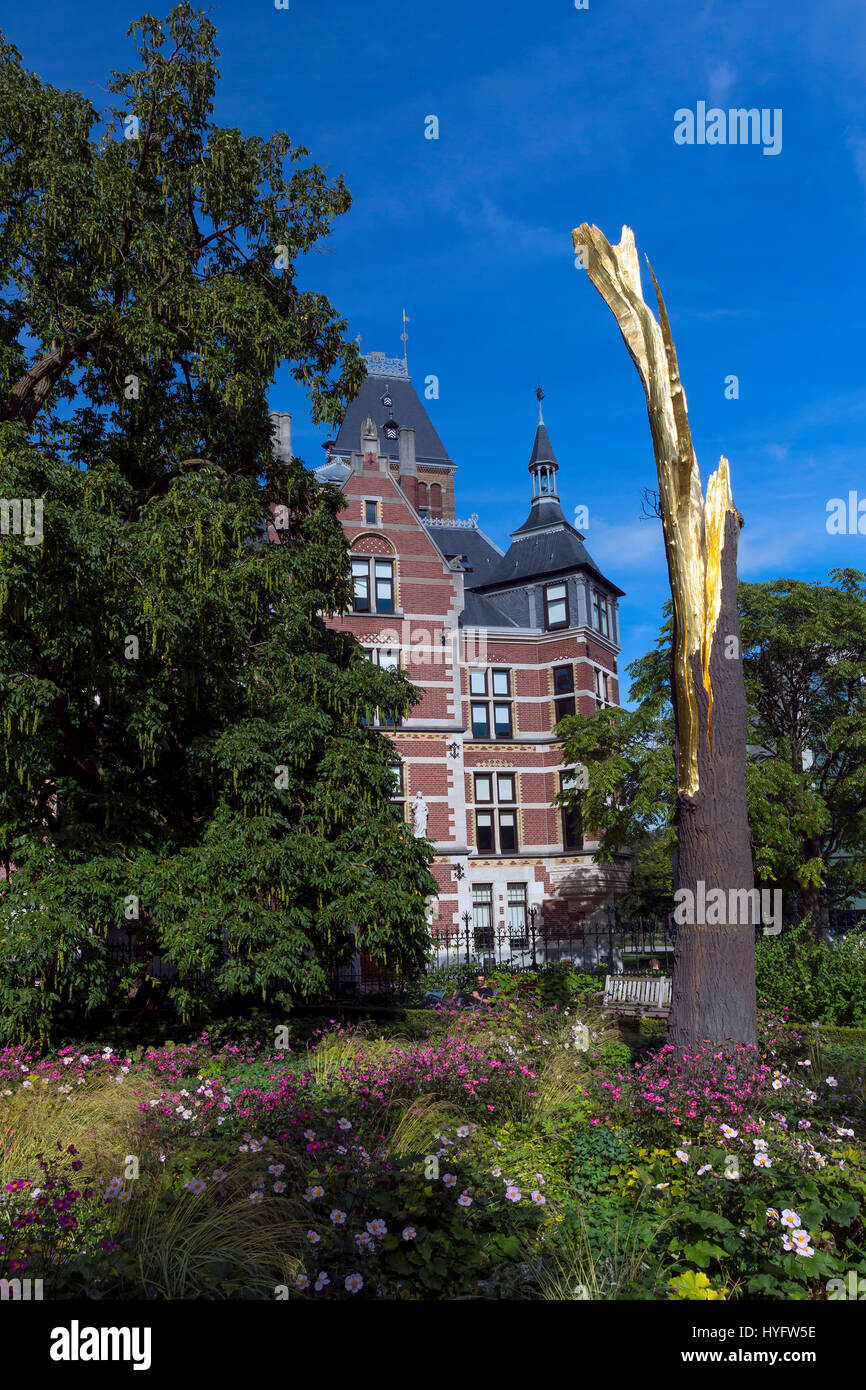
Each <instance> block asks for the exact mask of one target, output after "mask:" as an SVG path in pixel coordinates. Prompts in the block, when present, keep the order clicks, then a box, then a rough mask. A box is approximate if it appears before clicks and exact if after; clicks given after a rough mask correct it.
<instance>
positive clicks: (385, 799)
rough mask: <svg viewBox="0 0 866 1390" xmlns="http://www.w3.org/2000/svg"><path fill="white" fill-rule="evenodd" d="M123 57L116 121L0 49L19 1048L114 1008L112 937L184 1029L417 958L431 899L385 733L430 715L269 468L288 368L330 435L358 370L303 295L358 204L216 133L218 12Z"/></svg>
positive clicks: (8, 709)
mask: <svg viewBox="0 0 866 1390" xmlns="http://www.w3.org/2000/svg"><path fill="white" fill-rule="evenodd" d="M130 34H132V35H133V36H136V37H137V39H138V44H137V48H138V55H139V60H140V65H139V66H138V67H137V68H134V69H132V70H131V71H129V72H127V73H123V74H114V75H113V77H112V79H111V81H110V83H109V84H108V85H109V91H110V92H112V93H116V94H117V95H118V96H119V97H120V98H121V101H120V104H119V105H118V106H116V107H112V108H110V109H109V110H108V111H107V112H103V113H97V112H96V111H94V109H93V108H92V107H91V105H90V103H89V102H87V101H86V100H85V99H84V98H83V97H81V96H79V95H78V94H76V93H62V92H58V91H56V90H55V89H53V88H51V87H49V86H47V85H44V84H43V83H41V81H40V80H39V79H38V78H37V77H36V76H35V75H34V74H32V73H29V72H27V71H26V70H25V69H24V68H23V67H22V65H21V60H20V57H19V55H18V53H17V52H16V50H15V49H14V48H12V46H11V45H9V44H7V43H5V42H4V41H2V40H0V129H2V131H3V136H2V143H0V266H2V278H3V282H4V290H3V295H4V297H3V298H2V300H0V402H2V404H0V421H2V423H0V496H2V497H4V498H6V499H15V498H17V499H33V500H41V501H42V503H43V507H44V522H43V531H44V534H43V536H42V539H41V544H35V543H30V542H32V541H33V539H34V538H33V537H32V536H31V537H30V538H28V537H27V536H25V535H21V534H17V535H15V534H9V535H4V536H3V538H2V542H0V718H2V728H3V760H4V773H5V776H4V778H3V782H2V786H0V859H2V864H3V866H4V868H5V871H6V878H5V881H3V882H2V884H0V889H2V891H0V976H2V980H3V984H2V986H0V1028H2V1030H3V1031H4V1032H6V1033H7V1034H8V1033H13V1032H19V1033H28V1032H30V1033H32V1032H34V1031H38V1030H43V1031H44V1029H45V1028H47V1027H48V1025H49V1022H50V1020H51V1018H52V1017H53V1016H54V1015H55V1013H56V1011H57V1009H58V1008H59V1007H60V1006H61V1004H63V1003H65V1002H67V1001H70V1000H71V1001H72V1002H73V1003H74V1004H77V1005H86V1006H88V1007H92V1006H95V1005H97V1004H100V1003H105V1002H106V1001H107V1000H108V999H110V998H111V997H112V993H113V992H114V991H115V990H116V985H117V980H116V971H115V970H114V969H113V968H112V966H111V963H110V961H109V960H108V958H107V956H106V951H105V939H106V933H107V932H108V929H109V927H110V926H111V925H112V924H118V923H119V924H121V925H122V926H123V927H124V928H126V929H127V930H129V931H130V932H132V933H133V934H134V937H135V940H136V943H137V949H138V953H139V957H140V959H141V961H142V962H149V960H150V954H151V952H152V951H159V952H161V953H162V954H164V955H166V956H167V957H168V958H169V959H170V960H172V961H173V962H174V964H175V965H176V966H177V969H178V971H179V975H180V978H179V980H178V983H177V984H176V985H175V986H174V987H173V990H172V992H173V995H174V998H175V1001H176V1003H177V1004H178V1006H179V1007H180V1008H181V1009H182V1010H183V1011H185V1012H189V1011H190V1010H191V1009H192V1008H193V1007H194V1006H195V1005H196V1004H197V1003H200V1002H201V1001H202V1000H203V999H204V998H205V997H206V996H209V995H210V993H211V992H212V991H213V990H214V989H217V990H233V989H238V990H240V991H242V992H248V991H251V990H253V989H256V990H260V991H264V992H270V993H271V994H272V995H273V994H276V995H277V997H279V998H282V999H283V1000H285V1001H287V1002H288V1000H289V998H290V997H293V996H296V995H298V994H304V993H308V992H310V991H312V990H315V989H317V988H320V987H321V986H322V984H323V981H324V978H325V974H326V972H327V970H328V969H329V968H330V966H331V965H332V964H333V963H334V962H335V961H339V960H344V959H346V958H348V957H349V956H350V955H351V954H352V953H353V952H354V950H355V948H356V941H357V940H360V941H361V942H363V945H364V947H365V949H366V950H368V951H369V952H370V953H371V954H372V955H373V956H374V957H376V958H377V959H378V960H379V961H381V962H383V963H386V964H393V965H398V964H412V963H414V962H416V961H417V960H419V959H420V958H421V957H422V956H423V953H424V946H425V941H426V925H425V899H426V897H427V896H428V895H429V894H430V893H432V892H434V891H435V884H434V882H433V880H432V878H431V876H430V874H429V871H428V867H427V866H428V863H429V858H430V854H429V847H428V846H426V845H424V844H422V843H420V842H418V841H416V840H415V839H414V838H413V836H412V834H411V831H410V827H408V826H405V825H404V824H403V823H402V822H401V821H400V820H399V819H398V817H397V815H396V813H395V810H394V808H393V806H392V805H391V803H390V801H389V796H390V795H391V794H392V793H393V774H392V772H391V768H390V764H391V763H392V761H393V749H392V747H391V744H390V743H389V742H388V740H387V739H386V738H385V737H384V735H383V734H382V733H380V732H379V731H378V730H377V729H376V728H375V727H373V726H372V721H371V714H372V711H374V710H375V709H377V708H378V709H379V710H380V711H390V712H392V713H394V714H401V715H405V714H406V713H408V710H409V708H410V706H411V703H412V701H413V699H414V697H415V694H416V692H415V691H414V690H413V687H412V686H410V685H409V683H408V682H407V681H406V680H405V677H403V676H402V675H401V674H400V673H393V672H387V671H381V670H379V668H377V667H374V666H373V665H372V663H370V662H368V661H366V660H364V658H363V656H362V654H361V651H360V648H358V646H357V645H356V643H355V642H354V640H353V639H352V638H351V637H350V636H348V635H346V634H342V633H338V632H336V631H334V630H332V629H331V628H329V627H328V626H327V622H326V618H327V615H328V614H331V613H334V612H338V611H341V610H342V609H344V608H345V607H346V606H347V605H348V602H349V594H350V581H349V573H348V560H347V553H346V546H345V540H344V536H343V532H342V528H341V526H340V523H339V519H338V513H339V509H340V506H341V503H342V499H341V496H340V494H339V492H338V491H337V490H336V489H334V488H332V487H323V486H321V485H319V484H318V483H317V482H316V481H315V479H314V478H313V476H312V475H311V474H310V473H308V472H307V471H306V470H305V469H304V468H303V466H302V465H301V463H300V461H299V460H292V461H291V462H290V463H287V464H284V465H281V466H279V467H274V466H272V465H271V444H272V441H271V433H270V430H271V426H270V421H269V417H268V402H267V390H268V387H269V385H270V384H271V382H272V380H273V374H274V372H275V370H276V367H277V366H278V365H279V364H280V363H281V362H282V361H283V360H285V359H288V360H289V361H290V362H291V364H292V365H291V370H292V372H293V374H294V376H295V378H296V380H297V381H299V382H301V383H303V384H304V385H305V386H306V388H307V390H308V392H309V396H310V401H311V411H312V415H313V418H314V419H315V420H322V421H333V420H336V419H337V418H338V417H339V412H340V408H341V405H342V403H343V402H344V401H345V400H346V398H347V397H350V396H351V395H352V394H354V392H355V391H356V389H357V386H358V384H359V383H360V380H361V379H362V376H363V367H362V364H361V363H360V359H359V357H358V354H357V351H356V349H355V347H354V346H353V345H349V344H346V343H345V342H343V339H342V334H343V332H344V331H345V327H346V325H345V322H344V321H343V320H342V319H340V318H338V317H337V316H336V314H335V313H334V311H333V309H332V308H331V306H330V305H329V304H328V302H327V300H326V299H324V298H323V297H322V296H321V295H318V294H315V293H312V292H310V291H303V292H302V291H300V290H299V289H298V287H297V284H296V281H295V271H294V262H295V260H296V258H297V257H298V256H299V255H301V254H302V253H303V252H305V251H307V250H309V249H310V248H311V247H312V246H314V245H315V243H316V242H317V241H318V240H319V239H320V238H321V237H323V236H325V235H326V234H327V232H328V230H329V229H330V227H331V224H332V222H333V219H334V217H335V216H337V215H338V214H339V213H341V212H344V211H345V210H346V209H347V208H348V206H349V197H348V193H347V191H346V189H345V187H344V185H343V183H342V179H337V180H336V181H334V182H333V183H329V182H328V181H327V179H326V177H325V175H324V173H323V171H322V170H321V169H319V168H318V166H316V165H315V164H308V165H304V166H303V167H300V165H299V161H301V160H302V159H303V158H304V157H305V156H306V154H307V151H305V150H303V149H300V148H297V147H294V146H292V144H291V142H290V141H289V139H288V137H286V136H284V135H275V136H273V137H272V139H271V140H269V141H264V140H261V139H259V138H249V137H244V136H242V135H241V133H240V132H239V131H237V130H226V129H221V128H219V127H217V126H215V125H213V124H212V123H211V122H210V120H209V115H210V111H211V109H212V101H213V94H214V90H215V85H216V80H217V76H218V74H217V69H216V57H217V55H216V50H215V47H214V29H213V26H212V25H211V24H210V22H209V20H208V19H207V18H206V17H204V16H202V15H200V14H197V13H196V12H195V11H193V10H192V9H191V7H190V6H188V5H187V4H181V5H179V6H178V7H177V8H176V9H175V10H173V11H172V12H171V14H170V15H169V17H168V19H167V21H166V22H165V24H163V23H161V22H159V21H157V20H155V19H152V18H150V17H145V18H144V19H142V20H141V21H139V22H138V23H137V24H135V25H133V26H132V28H131V29H130ZM130 113H133V114H137V115H138V117H139V120H140V129H139V134H138V139H126V138H125V137H124V129H125V124H124V122H125V117H126V116H127V115H128V114H130ZM286 162H288V163H289V165H290V166H292V167H291V168H290V171H289V172H288V173H286V172H285V167H284V166H285V165H286ZM277 248H283V250H286V249H287V250H288V261H286V263H285V264H284V265H282V266H281V268H280V269H279V270H276V269H275V259H277V258H278V257H279V256H280V254H281V252H280V251H279V250H278V249H277ZM283 260H285V257H283ZM130 378H133V379H134V381H135V383H136V390H134V391H133V390H131V389H130V381H129V379H130ZM61 420H62V421H63V422H64V424H65V427H66V435H65V438H66V441H67V447H66V448H65V449H59V448H57V447H55V446H54V445H53V444H52V443H51V439H52V437H53V436H55V434H56V431H57V429H58V427H59V424H60V422H61ZM43 424H44V431H43V434H42V438H41V442H40V439H39V438H37V437H36V434H37V431H38V429H39V427H40V425H43ZM275 504H278V505H279V506H280V507H281V509H282V521H283V522H284V523H285V524H284V525H282V526H281V529H280V530H279V531H278V532H277V536H278V539H279V541H280V543H279V544H269V543H267V540H266V534H267V523H268V521H269V519H270V517H271V515H272V508H273V506H274V505H275ZM145 968H146V967H145V965H144V964H142V965H141V967H140V970H141V971H143V970H145Z"/></svg>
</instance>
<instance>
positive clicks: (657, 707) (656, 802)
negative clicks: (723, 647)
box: [560, 570, 866, 928]
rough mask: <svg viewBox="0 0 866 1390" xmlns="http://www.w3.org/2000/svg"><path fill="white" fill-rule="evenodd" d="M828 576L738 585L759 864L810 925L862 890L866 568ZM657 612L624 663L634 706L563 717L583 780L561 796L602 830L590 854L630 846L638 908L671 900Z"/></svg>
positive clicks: (671, 796) (761, 874)
mask: <svg viewBox="0 0 866 1390" xmlns="http://www.w3.org/2000/svg"><path fill="white" fill-rule="evenodd" d="M830 577H831V580H832V581H833V582H832V583H827V584H821V583H806V582H804V581H802V580H794V579H777V580H772V581H768V582H765V583H761V584H745V583H741V584H740V585H739V589H738V608H739V613H740V631H741V640H742V660H743V669H744V675H745V681H746V692H747V699H748V707H749V715H748V719H749V744H748V748H749V757H748V763H747V768H746V784H747V794H748V807H749V823H750V826H751V830H752V855H753V861H754V867H755V878H756V880H757V881H759V882H760V883H762V884H763V885H765V886H767V887H771V888H780V889H781V890H782V891H783V893H784V894H785V895H786V900H787V901H788V903H789V905H791V906H793V907H795V908H796V909H798V910H799V912H800V914H801V915H802V916H804V917H806V916H808V917H811V919H812V921H813V924H814V925H815V927H816V928H817V927H819V926H820V924H821V920H822V915H823V914H824V912H825V910H826V908H827V907H829V906H836V905H843V904H844V903H845V902H846V900H848V899H850V897H851V896H852V895H854V894H856V893H862V892H864V891H866V756H864V754H866V575H864V574H862V573H860V572H858V571H855V570H835V571H833V573H832V574H831V576H830ZM666 613H667V618H666V621H665V623H664V624H663V627H662V630H661V633H660V636H659V638H658V641H657V643H656V645H655V647H654V649H653V650H652V651H651V652H649V653H647V655H646V656H644V657H641V658H640V659H639V660H638V661H636V662H633V663H632V665H631V666H630V667H629V668H628V670H629V674H630V675H631V677H632V686H631V691H630V699H631V700H632V701H634V702H636V703H635V708H634V709H632V710H610V709H608V710H602V711H599V712H598V713H596V714H595V715H593V716H591V717H590V718H580V717H573V718H569V719H568V720H567V721H563V723H562V725H561V726H560V728H561V732H562V733H563V735H564V737H565V750H564V757H565V758H566V759H567V761H568V762H571V763H578V762H579V763H581V764H583V765H584V766H585V767H586V769H587V777H586V779H585V780H586V781H587V783H588V785H587V787H586V790H585V791H583V792H580V793H572V794H571V796H572V797H574V796H579V797H580V798H581V799H582V802H583V805H582V810H583V814H584V817H585V819H586V821H587V823H588V824H591V825H593V826H596V827H598V829H599V830H600V831H602V832H603V835H604V839H603V841H602V844H601V846H600V849H599V852H598V853H599V856H600V857H609V856H611V855H612V854H613V853H614V852H616V851H622V850H623V849H626V848H632V849H634V850H635V860H634V874H633V880H632V884H631V885H630V890H629V894H630V901H631V902H632V903H633V905H634V906H635V907H636V908H637V909H638V910H640V909H643V910H652V909H656V910H659V909H660V910H666V909H667V910H669V909H670V908H672V905H673V871H672V856H673V851H674V848H675V845H676V836H675V832H674V810H675V803H676V786H675V770H674V756H673V740H674V721H673V711H672V709H671V706H670V699H669V682H668V672H669V669H670V642H671V621H670V616H669V615H670V605H669V604H668V605H667V609H666ZM789 915H790V914H789Z"/></svg>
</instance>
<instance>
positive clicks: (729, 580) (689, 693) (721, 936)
mask: <svg viewBox="0 0 866 1390" xmlns="http://www.w3.org/2000/svg"><path fill="white" fill-rule="evenodd" d="M572 237H573V240H574V247H575V252H576V254H577V257H578V258H579V261H580V263H581V264H582V265H583V266H584V268H585V269H586V271H587V274H588V275H589V278H590V280H591V281H592V283H593V284H594V285H595V288H596V289H597V290H598V292H599V294H600V295H601V297H602V298H603V299H604V301H605V303H606V304H607V305H608V307H609V308H610V309H611V311H612V312H613V314H614V317H615V318H616V321H617V323H618V325H619V328H620V332H621V333H622V336H623V340H624V341H625V344H626V347H627V348H628V351H629V354H630V356H631V358H632V361H633V362H634V364H635V366H636V367H637V370H638V374H639V376H640V378H641V382H642V384H643V388H644V392H645V395H646V399H647V410H648V413H649V423H650V431H651V434H652V441H653V450H654V453H655V458H656V468H657V472H658V482H659V503H660V508H661V513H662V525H663V529H664V538H665V554H666V556H667V562H668V573H669V576H670V584H671V595H672V598H673V608H674V640H673V653H672V670H671V690H672V697H673V706H674V713H675V717H676V727H677V748H676V753H677V783H678V795H677V813H676V819H677V845H678V854H677V869H676V882H675V887H676V888H677V890H686V891H687V894H688V895H691V903H692V911H691V913H690V914H689V908H688V899H687V898H686V901H685V904H684V911H685V912H686V913H687V914H689V920H688V922H687V923H686V924H681V925H679V932H678V937H677V944H676V949H675V954H674V978H673V989H672V1008H671V1020H670V1032H669V1036H670V1040H671V1042H673V1043H675V1044H677V1045H682V1044H685V1043H689V1042H695V1041H698V1040H700V1039H710V1040H711V1041H713V1042H721V1041H723V1040H725V1039H730V1040H732V1041H735V1042H752V1043H753V1042H755V1041H756V1031H757V1026H756V1002H755V950H754V942H755V931H754V925H753V913H754V903H753V900H752V899H750V898H749V897H747V896H745V895H747V894H749V893H750V892H751V890H752V889H753V888H754V879H753V874H752V856H751V840H750V834H749V824H748V817H747V813H746V697H745V688H744V683H743V667H742V661H741V658H740V641H739V619H738V615H737V541H738V537H739V532H740V527H741V526H742V518H741V516H740V514H739V512H738V511H737V510H736V508H735V506H734V503H733V499H732V496H731V487H730V475H729V471H728V461H727V459H725V458H722V459H721V460H720V461H719V467H718V469H717V470H716V472H715V473H713V474H712V476H711V477H710V479H709V482H708V484H707V496H706V501H704V495H703V491H702V489H701V480H700V473H699V470H698V465H697V459H696V458H695V452H694V447H693V445H692V438H691V431H690V429H689V422H688V412H687V407H686V398H685V393H684V391H683V388H682V383H681V381H680V377H679V368H678V365H677V357H676V350H675V348H674V344H673V339H672V337H671V332H670V325H669V323H668V317H667V312H666V310H665V306H664V301H663V299H662V296H661V291H660V290H659V287H658V284H657V282H656V279H655V276H654V275H653V274H652V269H651V268H650V275H651V276H652V280H653V285H654V287H655V292H656V299H657V301H658V309H659V319H658V321H657V320H656V318H655V317H654V315H653V314H652V312H651V311H650V309H649V308H648V307H647V305H646V304H645V303H644V298H643V292H642V289H641V279H640V264H639V262H638V257H637V250H636V247H635V243H634V236H633V234H632V232H631V230H630V229H629V228H628V227H623V229H622V237H621V240H620V242H619V245H618V246H611V244H610V242H609V241H608V240H607V238H606V237H605V236H604V235H603V233H602V232H600V231H599V229H598V228H597V227H593V226H590V225H589V224H587V223H585V222H584V223H582V224H581V226H580V227H577V228H576V229H575V230H574V232H573V233H572ZM710 894H712V895H713V896H712V898H711V903H712V908H711V910H710V911H707V912H706V913H704V912H702V911H701V905H702V904H703V903H704V902H705V901H706V898H707V896H708V895H710ZM720 900H721V901H720ZM678 901H680V902H682V901H683V899H682V896H681V895H680V894H679V893H678ZM746 904H748V905H749V906H748V910H746ZM744 916H745V917H746V920H745V921H743V917H744ZM707 918H709V922H707V920H706V919H707ZM702 919H703V920H702Z"/></svg>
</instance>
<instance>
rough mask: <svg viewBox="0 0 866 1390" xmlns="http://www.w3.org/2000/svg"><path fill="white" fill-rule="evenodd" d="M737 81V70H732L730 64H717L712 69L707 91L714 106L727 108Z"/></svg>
mask: <svg viewBox="0 0 866 1390" xmlns="http://www.w3.org/2000/svg"><path fill="white" fill-rule="evenodd" d="M736 80H737V71H736V68H732V67H731V65H730V63H727V62H724V61H723V62H721V63H717V64H716V65H715V66H714V67H712V68H711V69H710V72H709V77H708V79H707V91H708V95H709V99H710V104H711V105H712V106H725V105H726V104H727V100H728V93H729V92H730V90H731V88H732V87H733V85H734V83H735V82H736Z"/></svg>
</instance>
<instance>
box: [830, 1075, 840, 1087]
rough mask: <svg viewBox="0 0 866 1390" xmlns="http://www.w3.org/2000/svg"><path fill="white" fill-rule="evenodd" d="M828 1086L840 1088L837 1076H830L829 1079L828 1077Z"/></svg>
mask: <svg viewBox="0 0 866 1390" xmlns="http://www.w3.org/2000/svg"><path fill="white" fill-rule="evenodd" d="M827 1085H828V1086H838V1085H839V1082H838V1081H837V1080H836V1078H835V1076H828V1077H827Z"/></svg>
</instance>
